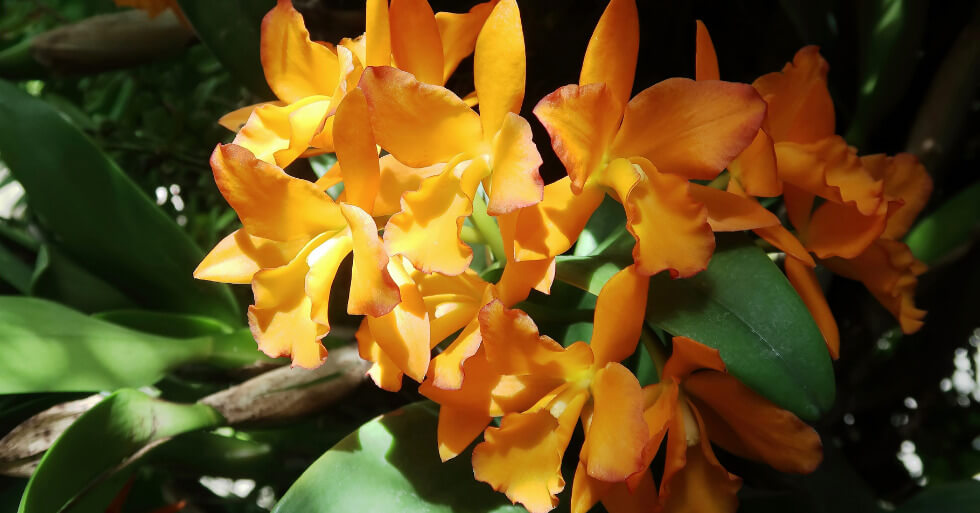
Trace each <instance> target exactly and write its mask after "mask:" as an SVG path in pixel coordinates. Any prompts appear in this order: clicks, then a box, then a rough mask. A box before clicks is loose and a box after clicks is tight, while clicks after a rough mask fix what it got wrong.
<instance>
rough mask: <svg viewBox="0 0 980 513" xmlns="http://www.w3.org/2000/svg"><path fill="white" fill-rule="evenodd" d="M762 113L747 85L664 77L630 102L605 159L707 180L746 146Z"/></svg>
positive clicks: (759, 102) (761, 104)
mask: <svg viewBox="0 0 980 513" xmlns="http://www.w3.org/2000/svg"><path fill="white" fill-rule="evenodd" d="M765 113H766V102H764V101H762V98H760V97H759V95H758V93H756V92H755V90H754V89H752V87H750V86H748V85H745V84H736V83H732V82H721V81H714V80H709V81H706V82H695V81H693V80H689V79H686V78H669V79H667V80H664V81H663V82H659V83H657V84H654V85H653V86H650V87H648V88H647V89H645V90H643V91H642V92H640V94H637V95H636V96H634V97H633V99H632V100H630V102H629V103H628V104H627V106H626V111H625V114H624V116H623V125H622V126H621V127H620V129H619V133H618V134H617V135H616V139H615V140H614V141H613V147H612V152H611V154H612V155H613V156H616V157H627V158H628V157H644V158H646V159H648V160H650V161H651V162H653V164H654V165H655V166H657V168H658V169H660V170H661V171H662V172H665V173H672V174H677V175H681V176H685V177H687V178H691V179H704V180H710V179H712V178H714V177H715V176H717V175H718V173H720V172H721V170H722V169H724V168H725V167H726V166H727V165H728V164H729V163H730V162H731V161H732V159H734V158H735V157H736V156H738V154H739V153H741V152H742V150H744V149H745V148H747V147H748V146H749V144H751V143H752V140H753V139H755V136H756V134H757V133H758V131H759V127H760V126H761V125H762V120H763V118H764V117H765Z"/></svg>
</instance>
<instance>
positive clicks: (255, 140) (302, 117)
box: [232, 96, 331, 167]
mask: <svg viewBox="0 0 980 513" xmlns="http://www.w3.org/2000/svg"><path fill="white" fill-rule="evenodd" d="M330 104H331V99H330V98H329V97H326V96H308V97H306V98H302V99H300V100H297V101H296V102H293V103H290V104H287V105H282V106H280V105H278V104H275V103H266V104H264V105H260V106H258V107H256V108H255V110H254V111H252V114H251V115H250V116H249V118H248V121H246V122H245V125H244V126H242V128H241V130H240V131H239V132H238V134H237V135H236V136H235V139H234V140H233V141H232V144H236V145H238V146H241V147H243V148H245V149H247V150H248V151H250V152H252V153H254V154H255V156H256V158H258V159H259V160H262V161H265V162H268V163H270V164H275V165H277V166H279V167H286V166H288V165H289V164H291V163H292V162H293V161H294V160H296V159H297V158H298V157H299V156H300V155H302V154H303V152H305V151H306V150H307V149H308V148H309V147H310V145H311V143H312V141H313V139H314V138H315V137H316V135H317V134H318V133H319V132H320V129H321V128H322V126H323V122H324V119H325V118H326V117H327V114H328V113H329V110H330Z"/></svg>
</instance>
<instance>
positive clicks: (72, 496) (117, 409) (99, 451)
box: [18, 389, 224, 513]
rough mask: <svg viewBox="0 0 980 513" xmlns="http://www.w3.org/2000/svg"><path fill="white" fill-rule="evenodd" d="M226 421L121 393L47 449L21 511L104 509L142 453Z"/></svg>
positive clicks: (200, 408) (203, 409) (196, 408)
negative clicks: (124, 471) (123, 475)
mask: <svg viewBox="0 0 980 513" xmlns="http://www.w3.org/2000/svg"><path fill="white" fill-rule="evenodd" d="M223 422H224V419H222V418H221V415H219V414H218V413H217V412H216V411H214V410H213V409H211V407H209V406H205V405H203V404H176V403H169V402H166V401H160V400H157V399H153V398H151V397H148V396H147V395H146V394H143V393H142V392H139V391H137V390H128V389H125V390H120V391H118V392H116V393H115V394H112V395H111V396H109V397H107V398H106V399H105V400H103V401H102V402H100V403H99V404H97V405H95V406H94V407H93V408H92V409H91V410H89V411H88V412H87V413H85V414H84V415H82V416H81V417H80V418H79V419H78V420H76V421H75V423H74V424H72V425H71V427H69V428H68V430H67V431H65V433H64V434H62V435H61V438H59V439H58V441H57V442H55V443H54V445H52V446H51V448H50V449H48V452H47V453H46V454H45V455H44V458H42V459H41V464H40V465H39V466H38V468H37V470H36V471H35V472H34V475H33V476H31V480H30V482H29V483H28V484H27V490H26V491H25V493H24V496H23V498H22V499H21V503H20V509H19V510H18V512H19V513H51V512H55V511H61V512H68V511H73V512H74V511H77V512H81V511H96V509H95V508H102V509H104V508H105V507H106V506H108V501H105V499H106V497H108V499H109V500H111V498H112V492H113V490H112V488H115V486H109V485H116V484H117V483H118V481H117V480H118V475H119V474H120V473H121V472H122V471H123V470H124V469H125V468H126V467H128V466H129V465H130V464H132V463H133V462H134V461H135V460H136V459H138V458H139V457H140V456H142V454H143V453H142V452H141V451H142V450H144V449H146V448H148V447H150V446H151V444H153V443H154V442H159V441H162V440H165V439H167V438H169V437H172V436H175V435H178V434H181V433H186V432H189V431H196V430H199V429H205V428H211V427H216V426H219V425H221V424H222V423H223ZM102 483H106V485H105V486H100V485H102ZM118 484H121V483H118ZM90 496H91V498H90ZM96 499H97V500H96ZM102 501H105V502H102ZM83 505H84V507H83ZM88 508H91V509H88Z"/></svg>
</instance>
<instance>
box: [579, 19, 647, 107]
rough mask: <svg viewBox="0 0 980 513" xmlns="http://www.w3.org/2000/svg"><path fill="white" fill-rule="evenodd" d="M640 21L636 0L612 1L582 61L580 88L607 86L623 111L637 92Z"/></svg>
mask: <svg viewBox="0 0 980 513" xmlns="http://www.w3.org/2000/svg"><path fill="white" fill-rule="evenodd" d="M639 50H640V22H639V17H638V16H637V13H636V2H635V0H611V1H610V2H609V5H607V6H606V10H605V11H603V13H602V16H601V17H600V18H599V23H598V24H597V25H596V27H595V31H593V32H592V38H591V39H589V46H588V48H586V50H585V60H584V61H583V62H582V73H581V74H580V75H579V80H578V83H579V84H580V85H588V84H601V83H604V84H606V86H607V87H608V88H609V92H610V93H611V95H612V98H614V99H615V101H616V102H618V105H617V110H619V109H622V108H623V106H625V105H626V102H627V101H629V99H630V93H631V92H632V91H633V76H634V75H635V74H636V56H637V54H638V53H639Z"/></svg>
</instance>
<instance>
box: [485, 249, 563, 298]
mask: <svg viewBox="0 0 980 513" xmlns="http://www.w3.org/2000/svg"><path fill="white" fill-rule="evenodd" d="M554 281H555V259H554V258H549V259H547V260H526V261H524V262H508V263H507V265H506V266H504V274H503V275H502V276H501V277H500V281H499V282H497V284H496V288H497V293H498V295H499V296H500V302H501V303H503V304H504V306H506V307H508V308H509V307H511V306H513V305H515V304H517V303H520V302H521V301H524V300H525V299H527V296H528V295H529V294H530V293H531V290H532V289H534V290H537V291H538V292H541V293H542V294H548V293H550V292H551V284H552V283H553V282H554Z"/></svg>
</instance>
